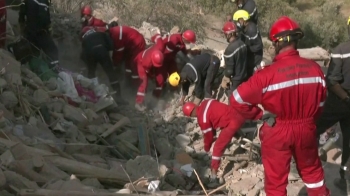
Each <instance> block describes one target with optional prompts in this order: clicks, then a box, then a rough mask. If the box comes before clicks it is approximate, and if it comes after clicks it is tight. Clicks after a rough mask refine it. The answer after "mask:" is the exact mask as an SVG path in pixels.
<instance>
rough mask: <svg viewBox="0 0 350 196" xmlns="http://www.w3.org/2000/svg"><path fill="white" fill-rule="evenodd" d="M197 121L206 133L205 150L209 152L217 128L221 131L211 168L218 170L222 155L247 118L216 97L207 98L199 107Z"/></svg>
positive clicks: (215, 145)
mask: <svg viewBox="0 0 350 196" xmlns="http://www.w3.org/2000/svg"><path fill="white" fill-rule="evenodd" d="M196 110H197V111H196V112H197V121H198V124H199V127H200V128H201V130H202V132H203V134H204V150H205V151H206V152H209V150H210V148H211V146H212V144H213V142H214V136H215V135H216V129H218V128H220V129H222V130H221V133H220V135H219V137H218V139H217V140H216V142H215V144H214V149H213V154H212V160H211V168H212V169H214V170H218V168H219V166H220V160H221V155H222V154H223V153H224V151H225V148H226V146H227V145H228V144H229V143H230V141H231V139H232V137H233V136H234V135H235V134H236V132H237V131H238V130H239V129H240V128H241V126H242V125H243V124H244V122H245V119H244V118H243V116H242V115H241V114H240V113H239V112H238V111H236V110H235V109H234V108H232V107H230V106H228V105H226V104H224V103H221V102H219V101H217V100H215V99H205V100H204V101H203V102H202V103H201V104H200V105H199V106H198V107H197V108H196Z"/></svg>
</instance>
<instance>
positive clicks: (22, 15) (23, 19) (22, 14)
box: [18, 0, 28, 24]
mask: <svg viewBox="0 0 350 196" xmlns="http://www.w3.org/2000/svg"><path fill="white" fill-rule="evenodd" d="M27 1H28V0H22V4H21V5H20V7H19V14H18V15H19V17H18V23H19V24H24V23H25V22H26V15H27Z"/></svg>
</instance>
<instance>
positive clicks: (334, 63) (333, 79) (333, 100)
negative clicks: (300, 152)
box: [317, 20, 350, 193]
mask: <svg viewBox="0 0 350 196" xmlns="http://www.w3.org/2000/svg"><path fill="white" fill-rule="evenodd" d="M348 28H350V20H349V21H348ZM349 54H350V41H349V40H348V41H346V42H344V43H341V44H339V45H338V46H337V47H335V48H334V49H333V50H332V53H331V61H330V64H329V68H328V71H327V76H326V79H327V80H326V82H327V87H328V96H327V99H326V103H325V106H324V111H323V113H322V115H321V117H320V119H319V120H318V121H317V130H318V133H319V134H322V133H324V132H325V131H326V130H327V129H328V128H330V127H332V126H333V125H334V124H335V123H337V122H339V124H340V128H341V131H342V136H343V149H342V157H341V166H340V169H339V173H340V178H338V179H336V180H335V182H334V183H335V185H337V186H338V187H339V188H341V189H344V190H346V189H347V188H346V187H347V186H346V185H347V182H346V179H345V172H346V171H349V169H348V168H347V163H348V160H349V156H350V149H349V145H350V132H349V130H350V120H349V119H350V66H349V65H350V55H349ZM347 191H348V193H350V190H347Z"/></svg>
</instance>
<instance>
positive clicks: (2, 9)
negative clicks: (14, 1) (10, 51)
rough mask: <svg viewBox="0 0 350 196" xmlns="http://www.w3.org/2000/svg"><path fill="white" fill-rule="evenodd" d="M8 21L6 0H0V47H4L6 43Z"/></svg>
mask: <svg viewBox="0 0 350 196" xmlns="http://www.w3.org/2000/svg"><path fill="white" fill-rule="evenodd" d="M6 21H7V12H6V0H0V48H4V47H5V43H6Z"/></svg>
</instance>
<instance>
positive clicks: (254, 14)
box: [232, 0, 258, 25]
mask: <svg viewBox="0 0 350 196" xmlns="http://www.w3.org/2000/svg"><path fill="white" fill-rule="evenodd" d="M232 2H234V3H236V5H237V8H238V9H239V10H245V11H247V12H248V13H249V18H250V19H249V20H250V21H252V22H253V23H254V24H256V25H258V9H257V8H256V3H255V1H254V0H232Z"/></svg>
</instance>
